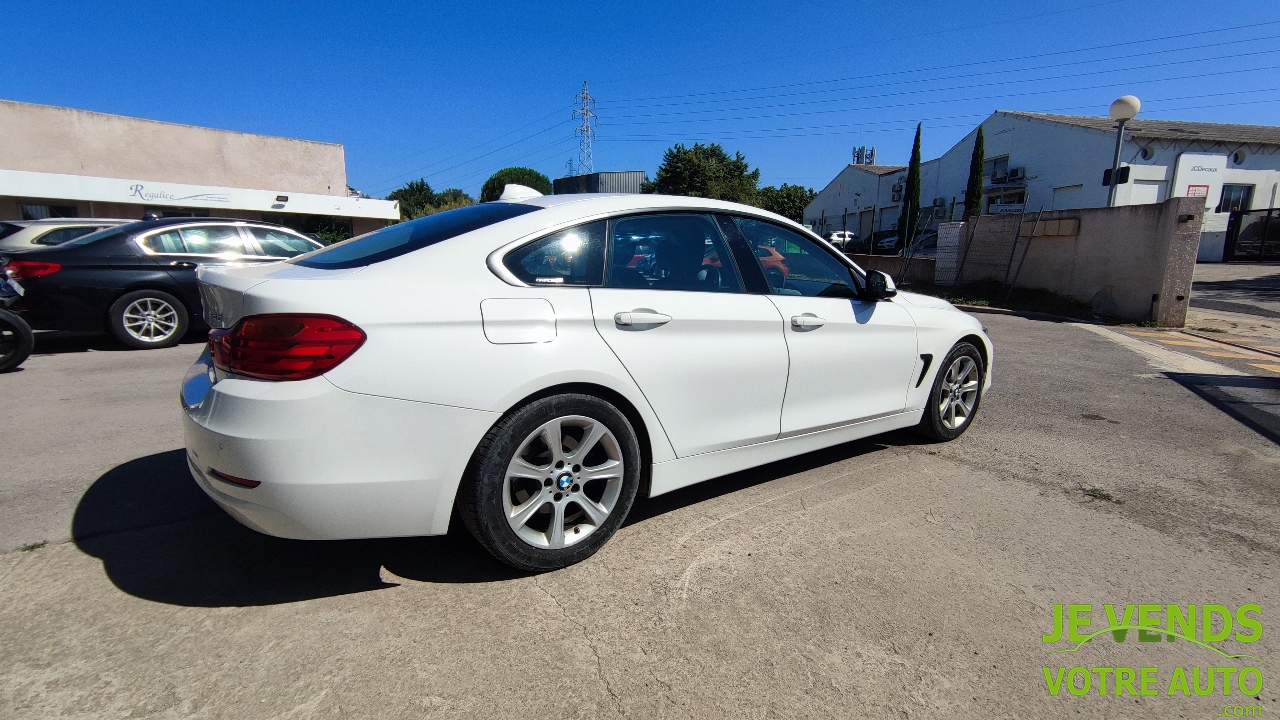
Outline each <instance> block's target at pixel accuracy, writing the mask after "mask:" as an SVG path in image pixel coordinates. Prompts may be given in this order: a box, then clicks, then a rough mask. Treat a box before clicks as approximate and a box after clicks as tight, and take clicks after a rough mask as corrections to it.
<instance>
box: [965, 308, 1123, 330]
mask: <svg viewBox="0 0 1280 720" xmlns="http://www.w3.org/2000/svg"><path fill="white" fill-rule="evenodd" d="M956 307H957V308H959V309H960V310H963V311H965V312H971V313H989V314H991V315H1016V316H1018V317H1025V318H1031V319H1034V320H1055V321H1058V322H1079V323H1089V324H1090V325H1108V324H1111V323H1107V322H1105V321H1103V320H1099V319H1097V318H1094V319H1092V320H1089V319H1085V318H1075V317H1070V316H1068V315H1054V314H1053V313H1047V312H1040V311H1039V310H1010V309H1009V308H1000V307H991V306H990V305H960V304H956Z"/></svg>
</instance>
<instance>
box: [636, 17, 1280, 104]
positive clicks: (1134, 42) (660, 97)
mask: <svg viewBox="0 0 1280 720" xmlns="http://www.w3.org/2000/svg"><path fill="white" fill-rule="evenodd" d="M1272 25H1280V20H1271V21H1267V22H1258V23H1249V24H1247V25H1235V26H1232V27H1226V28H1218V29H1216V30H1200V31H1197V32H1192V33H1181V34H1178V35H1165V36H1162V37H1155V38H1147V39H1145V40H1129V41H1127V42H1120V43H1109V44H1106V45H1094V46H1090V47H1084V48H1075V49H1071V50H1055V51H1053V52H1047V53H1039V54H1036V55H1023V56H1020V57H1013V58H1001V59H995V60H975V61H972V62H967V63H952V64H948V65H937V66H934V67H927V68H916V69H911V70H894V71H892V72H884V73H876V74H874V75H858V76H854V77H845V78H835V79H831V80H809V81H806V82H800V83H785V84H781V85H766V86H763V87H757V88H744V89H740V90H715V91H706V92H696V93H685V94H678V95H656V96H650V97H640V98H630V99H628V98H623V99H621V100H617V101H615V102H618V103H629V102H641V101H647V100H675V99H680V98H686V97H703V96H708V95H727V94H732V93H747V92H759V91H762V90H783V89H787V88H793V87H806V86H809V85H822V84H829V83H839V82H849V81H852V80H868V79H874V78H881V77H895V76H898V75H908V74H912V73H921V72H933V71H937V70H954V69H957V68H966V67H976V66H979V65H991V64H995V63H1007V62H1023V61H1026V60H1036V59H1039V58H1046V57H1056V56H1058V55H1069V54H1073V53H1080V52H1090V51H1093V50H1110V49H1112V48H1118V47H1127V46H1130V45H1141V44H1145V43H1152V42H1162V41H1164V40H1180V39H1182V38H1189V37H1198V36H1201V35H1212V34H1215V33H1222V32H1231V31H1233V30H1250V29H1253V28H1259V27H1268V26H1272ZM1241 42H1248V40H1242V41H1241Z"/></svg>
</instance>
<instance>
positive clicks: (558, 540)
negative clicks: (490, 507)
mask: <svg viewBox="0 0 1280 720" xmlns="http://www.w3.org/2000/svg"><path fill="white" fill-rule="evenodd" d="M624 471H625V467H624V464H623V458H622V449H621V447H620V445H619V444H618V439H617V438H616V437H614V434H613V432H612V431H610V430H609V428H607V427H605V425H604V423H602V422H600V421H599V420H595V419H592V418H589V417H585V416H582V415H566V416H563V417H558V418H555V419H553V420H550V421H548V422H546V423H543V424H542V425H541V426H539V427H538V428H537V429H536V430H534V431H533V432H531V433H529V435H528V436H527V437H526V438H525V439H524V441H523V442H522V443H521V444H520V449H519V450H518V451H517V452H516V454H515V457H513V458H512V459H511V462H510V463H509V464H508V466H507V472H506V476H505V478H504V479H503V483H502V506H503V510H504V511H505V515H506V518H507V523H508V524H509V525H510V526H511V529H512V530H513V531H515V533H516V535H517V536H519V537H520V539H521V540H523V541H525V542H526V543H528V544H530V545H533V546H534V547H538V548H545V549H549V550H557V549H560V548H564V547H568V546H570V545H575V544H577V543H580V542H582V541H583V540H585V539H586V538H588V537H590V536H591V534H592V533H594V532H595V531H596V530H597V529H599V528H600V527H601V526H602V525H603V524H604V522H605V520H606V519H608V518H609V515H610V514H611V513H612V512H613V510H614V508H615V506H616V505H617V504H618V498H619V496H620V495H621V492H622V484H623V483H622V479H623V477H624Z"/></svg>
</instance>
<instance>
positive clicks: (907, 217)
mask: <svg viewBox="0 0 1280 720" xmlns="http://www.w3.org/2000/svg"><path fill="white" fill-rule="evenodd" d="M923 125H924V123H921V124H919V125H916V142H915V144H914V145H912V146H911V164H910V165H908V166H907V192H906V194H905V195H904V196H903V200H902V214H901V215H899V216H898V240H899V242H900V244H901V245H902V249H903V250H906V248H907V246H908V245H910V244H911V241H912V240H914V239H915V236H916V223H917V222H918V221H919V219H920V129H921V127H922V126H923Z"/></svg>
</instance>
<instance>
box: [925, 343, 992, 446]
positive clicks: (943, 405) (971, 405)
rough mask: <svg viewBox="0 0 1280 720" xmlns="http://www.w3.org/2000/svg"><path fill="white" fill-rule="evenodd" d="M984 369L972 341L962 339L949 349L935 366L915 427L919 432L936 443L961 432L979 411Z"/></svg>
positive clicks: (958, 435) (980, 356)
mask: <svg viewBox="0 0 1280 720" xmlns="http://www.w3.org/2000/svg"><path fill="white" fill-rule="evenodd" d="M985 372H986V371H985V370H984V369H983V367H982V355H981V354H979V353H978V349H977V348H975V347H974V346H973V345H972V344H970V343H967V342H962V343H958V344H957V345H956V346H955V347H953V348H951V352H949V353H947V357H946V358H945V359H944V360H943V361H942V362H941V363H940V364H939V365H938V375H937V377H935V378H934V379H933V386H932V388H931V389H930V390H929V403H928V404H927V405H926V406H925V409H924V417H922V418H920V424H919V425H918V426H916V429H917V430H918V431H919V432H920V434H922V435H924V436H925V437H927V438H929V439H931V440H935V441H938V442H947V441H950V440H955V439H956V438H958V437H960V436H961V435H963V434H964V431H965V430H967V429H969V426H970V425H972V424H973V416H974V415H977V414H978V405H979V404H981V402H982V385H983V380H984V374H985ZM958 381H959V382H958Z"/></svg>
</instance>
